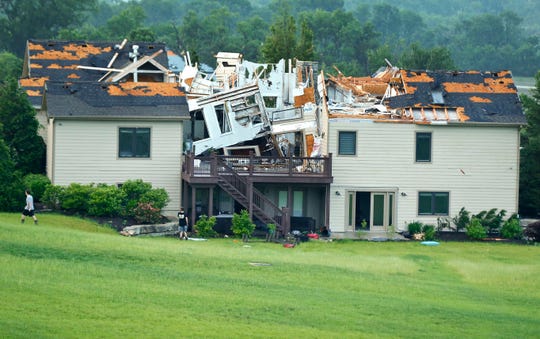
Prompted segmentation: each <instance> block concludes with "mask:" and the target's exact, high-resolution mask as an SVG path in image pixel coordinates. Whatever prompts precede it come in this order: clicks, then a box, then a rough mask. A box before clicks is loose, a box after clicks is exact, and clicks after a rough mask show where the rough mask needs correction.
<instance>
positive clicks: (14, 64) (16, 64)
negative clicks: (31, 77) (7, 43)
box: [0, 52, 23, 83]
mask: <svg viewBox="0 0 540 339" xmlns="http://www.w3.org/2000/svg"><path fill="white" fill-rule="evenodd" d="M22 64H23V62H22V60H21V59H19V58H17V56H15V54H12V53H9V52H1V53H0V69H1V70H2V72H0V83H2V82H4V81H6V80H7V79H8V78H13V79H17V78H18V77H19V76H20V75H21V73H22Z"/></svg>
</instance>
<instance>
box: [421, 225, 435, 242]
mask: <svg viewBox="0 0 540 339" xmlns="http://www.w3.org/2000/svg"><path fill="white" fill-rule="evenodd" d="M422 232H423V233H424V240H429V241H431V240H435V238H436V232H435V226H433V225H424V226H423V227H422Z"/></svg>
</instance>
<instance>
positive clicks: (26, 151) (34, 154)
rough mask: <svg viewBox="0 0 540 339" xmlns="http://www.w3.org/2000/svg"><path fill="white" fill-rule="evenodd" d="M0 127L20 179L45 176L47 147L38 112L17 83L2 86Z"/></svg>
mask: <svg viewBox="0 0 540 339" xmlns="http://www.w3.org/2000/svg"><path fill="white" fill-rule="evenodd" d="M0 124H2V125H3V129H2V133H1V134H0V139H3V140H4V142H5V144H6V145H7V147H8V149H9V153H10V158H11V160H12V161H13V163H14V165H15V168H16V170H18V171H20V173H21V175H23V176H24V175H26V174H29V173H45V143H44V142H43V139H42V138H41V136H39V135H38V128H39V123H38V121H37V120H36V111H35V110H34V108H33V107H32V105H31V104H30V102H29V101H28V98H27V96H26V93H24V91H23V90H22V89H21V88H19V86H18V84H17V81H16V80H15V79H10V80H8V81H6V82H5V83H4V84H3V85H0Z"/></svg>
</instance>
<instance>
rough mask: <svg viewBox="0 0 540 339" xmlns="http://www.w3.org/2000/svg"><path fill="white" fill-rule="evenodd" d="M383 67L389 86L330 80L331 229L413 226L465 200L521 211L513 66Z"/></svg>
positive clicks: (476, 208) (479, 206) (469, 204)
mask: <svg viewBox="0 0 540 339" xmlns="http://www.w3.org/2000/svg"><path fill="white" fill-rule="evenodd" d="M381 75H382V76H381V77H380V79H381V83H383V82H385V83H387V86H383V85H382V84H381V86H379V85H376V84H375V83H374V82H373V81H374V79H366V78H364V79H362V78H358V79H354V81H353V79H337V78H334V79H332V78H330V79H329V80H328V82H327V87H328V88H327V89H326V90H327V93H328V98H327V100H328V105H327V106H325V107H326V109H327V112H326V113H327V114H328V135H329V137H328V145H329V146H328V151H329V152H331V153H333V154H334V157H333V161H332V165H333V169H332V173H333V176H334V181H333V183H332V184H331V191H332V194H331V195H330V196H331V202H330V205H331V208H330V222H329V224H330V226H331V227H332V231H334V232H340V233H343V234H346V233H352V232H355V231H358V230H361V229H364V230H369V231H371V232H372V233H373V232H387V231H406V230H407V225H408V223H410V222H412V221H421V222H423V223H426V224H432V225H437V223H438V222H439V221H440V219H439V218H440V217H450V218H451V217H453V216H455V215H457V214H458V212H459V210H460V209H461V208H462V207H465V208H466V209H467V210H469V211H471V212H472V213H478V212H480V211H482V210H489V209H492V208H498V209H505V210H506V211H507V213H508V215H511V214H512V213H516V212H517V211H518V186H519V130H520V126H521V125H523V124H525V117H524V115H523V112H522V108H521V103H520V100H519V97H518V95H517V91H516V87H515V85H514V83H513V80H512V76H511V73H510V72H508V71H502V72H478V71H470V72H445V71H438V72H433V71H411V70H398V69H395V68H392V67H387V68H386V70H385V71H384V72H382V73H381ZM353 85H354V86H353ZM382 87H386V89H385V90H384V91H381V89H382ZM370 93H373V94H370ZM352 168H354V169H355V170H354V171H351V169H352Z"/></svg>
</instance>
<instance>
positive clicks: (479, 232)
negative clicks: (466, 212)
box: [467, 217, 486, 240]
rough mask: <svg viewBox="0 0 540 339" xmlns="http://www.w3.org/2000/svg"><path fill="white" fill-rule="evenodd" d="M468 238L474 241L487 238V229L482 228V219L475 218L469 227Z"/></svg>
mask: <svg viewBox="0 0 540 339" xmlns="http://www.w3.org/2000/svg"><path fill="white" fill-rule="evenodd" d="M467 236H468V237H469V238H471V239H473V240H480V239H483V238H485V237H486V229H485V228H484V226H482V223H481V222H480V219H478V218H475V217H473V218H472V219H471V222H470V223H469V225H467Z"/></svg>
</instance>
